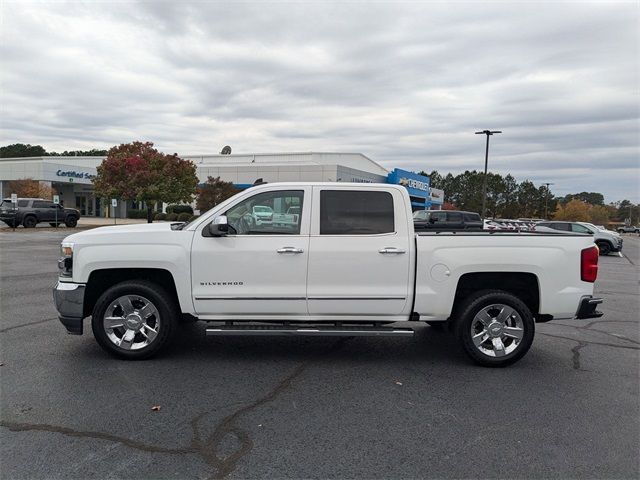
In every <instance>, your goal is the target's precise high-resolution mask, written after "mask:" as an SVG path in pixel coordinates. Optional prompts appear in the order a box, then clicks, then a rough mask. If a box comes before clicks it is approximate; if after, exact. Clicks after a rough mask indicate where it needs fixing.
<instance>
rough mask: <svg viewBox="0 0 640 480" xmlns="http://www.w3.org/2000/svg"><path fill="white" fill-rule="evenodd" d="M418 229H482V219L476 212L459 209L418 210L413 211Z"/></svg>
mask: <svg viewBox="0 0 640 480" xmlns="http://www.w3.org/2000/svg"><path fill="white" fill-rule="evenodd" d="M413 226H414V228H415V229H416V230H418V231H419V230H482V219H481V218H480V215H478V214H477V213H474V212H462V211H458V210H416V211H415V212H413Z"/></svg>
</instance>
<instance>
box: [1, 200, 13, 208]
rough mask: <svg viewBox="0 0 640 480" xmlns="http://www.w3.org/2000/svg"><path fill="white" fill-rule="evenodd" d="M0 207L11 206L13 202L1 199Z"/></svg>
mask: <svg viewBox="0 0 640 480" xmlns="http://www.w3.org/2000/svg"><path fill="white" fill-rule="evenodd" d="M0 208H13V203H11V201H10V200H3V201H2V203H1V204H0Z"/></svg>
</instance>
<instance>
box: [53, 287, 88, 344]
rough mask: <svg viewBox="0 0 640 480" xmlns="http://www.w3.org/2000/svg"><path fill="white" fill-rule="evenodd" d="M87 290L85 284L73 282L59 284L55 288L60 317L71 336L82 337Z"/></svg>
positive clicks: (54, 297) (54, 296)
mask: <svg viewBox="0 0 640 480" xmlns="http://www.w3.org/2000/svg"><path fill="white" fill-rule="evenodd" d="M85 288H86V287H85V285H83V284H80V283H72V282H58V283H57V284H56V286H55V287H53V301H54V302H55V304H56V310H58V317H59V318H60V321H61V322H62V324H63V325H64V326H65V328H66V329H67V333H69V334H71V335H82V319H83V318H84V315H83V312H84V291H85Z"/></svg>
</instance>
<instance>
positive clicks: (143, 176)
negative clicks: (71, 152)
mask: <svg viewBox="0 0 640 480" xmlns="http://www.w3.org/2000/svg"><path fill="white" fill-rule="evenodd" d="M97 170H98V174H97V175H96V177H95V178H94V179H93V183H94V186H95V191H96V195H98V196H100V197H103V198H118V199H122V200H136V201H139V202H145V203H146V205H147V221H148V222H149V223H151V222H152V221H153V219H152V211H153V204H154V203H156V202H167V203H178V202H190V201H192V199H193V195H194V194H195V192H196V186H197V185H198V177H197V175H196V166H195V164H193V162H190V161H188V160H183V159H181V158H179V157H178V155H177V154H175V153H174V154H173V155H166V154H164V153H161V152H159V151H158V150H156V149H155V148H153V143H151V142H145V143H143V142H133V143H127V144H122V145H118V146H116V147H113V148H111V149H110V150H109V152H108V153H107V158H105V159H104V160H103V161H102V164H101V165H99V166H98V168H97Z"/></svg>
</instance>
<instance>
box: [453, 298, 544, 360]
mask: <svg viewBox="0 0 640 480" xmlns="http://www.w3.org/2000/svg"><path fill="white" fill-rule="evenodd" d="M494 304H499V305H506V306H509V307H511V308H512V309H513V310H515V312H516V313H517V314H518V315H519V316H520V319H521V321H522V338H521V340H520V343H519V344H517V345H515V341H514V340H511V341H512V342H513V345H515V349H514V350H513V351H511V352H509V353H507V354H505V355H502V356H491V355H489V354H485V353H483V352H482V351H481V350H480V349H479V348H478V347H476V345H475V344H474V343H473V334H472V325H473V322H474V319H475V317H476V315H477V314H479V313H480V312H481V311H482V310H483V309H485V308H486V307H489V306H491V305H494ZM458 311H459V315H457V318H456V328H455V332H456V337H457V338H458V341H459V342H460V345H461V346H462V348H463V349H464V351H465V353H466V354H467V355H468V356H469V357H470V358H471V359H472V360H473V361H474V362H476V363H477V364H479V365H482V366H484V367H506V366H508V365H511V364H513V363H515V362H517V361H518V360H520V359H521V358H522V357H523V356H524V355H525V354H526V353H527V352H528V351H529V348H530V347H531V344H532V343H533V337H534V335H535V321H534V320H533V315H532V314H531V311H530V310H529V308H528V307H527V306H526V305H525V304H524V303H523V302H522V301H521V300H520V299H519V298H518V297H516V296H515V295H512V294H511V293H508V292H505V291H503V290H482V291H479V292H476V293H475V294H473V295H471V296H470V297H469V298H467V299H466V300H465V302H464V303H463V304H462V306H461V307H460V309H459V310H458ZM492 348H493V347H492ZM506 348H510V347H509V346H507V347H506ZM506 348H505V350H506Z"/></svg>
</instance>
